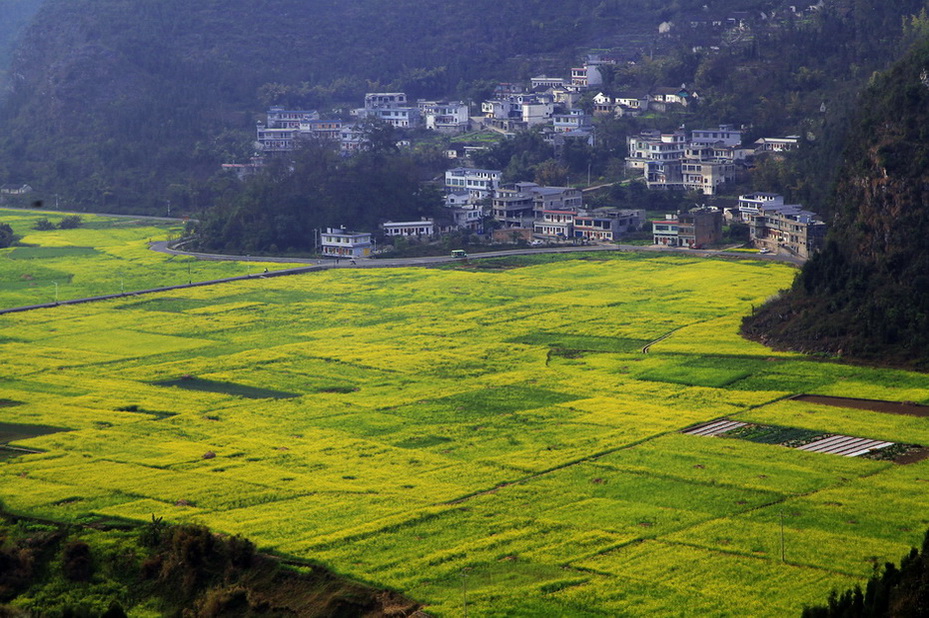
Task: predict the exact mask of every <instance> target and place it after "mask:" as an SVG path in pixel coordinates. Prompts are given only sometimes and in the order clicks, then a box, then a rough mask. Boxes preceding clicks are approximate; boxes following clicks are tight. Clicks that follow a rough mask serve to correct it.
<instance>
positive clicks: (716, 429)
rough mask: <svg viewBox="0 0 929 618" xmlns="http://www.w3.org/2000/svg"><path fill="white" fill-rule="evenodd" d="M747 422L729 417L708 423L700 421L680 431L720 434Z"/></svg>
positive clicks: (706, 434) (693, 434)
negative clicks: (698, 423) (700, 422)
mask: <svg viewBox="0 0 929 618" xmlns="http://www.w3.org/2000/svg"><path fill="white" fill-rule="evenodd" d="M747 424H748V423H742V422H740V421H732V420H729V419H727V418H726V419H722V420H718V421H711V422H709V423H702V424H700V425H697V426H695V427H691V428H689V429H685V430H684V431H682V432H681V433H684V434H687V435H689V436H707V437H712V436H718V435H720V434H723V433H726V432H727V431H731V430H733V429H738V428H739V427H745V425H747Z"/></svg>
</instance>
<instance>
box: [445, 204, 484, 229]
mask: <svg viewBox="0 0 929 618" xmlns="http://www.w3.org/2000/svg"><path fill="white" fill-rule="evenodd" d="M445 214H446V215H447V217H448V219H449V220H450V223H451V225H450V226H449V229H450V230H470V231H472V232H476V233H478V234H483V233H484V218H485V217H486V210H485V208H484V207H483V206H481V205H480V204H471V203H464V204H449V203H448V202H446V205H445Z"/></svg>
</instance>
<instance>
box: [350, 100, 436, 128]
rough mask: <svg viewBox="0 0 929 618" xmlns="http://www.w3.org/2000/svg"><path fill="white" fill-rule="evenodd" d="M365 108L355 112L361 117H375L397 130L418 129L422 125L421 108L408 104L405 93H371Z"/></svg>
mask: <svg viewBox="0 0 929 618" xmlns="http://www.w3.org/2000/svg"><path fill="white" fill-rule="evenodd" d="M364 105H365V106H364V108H363V109H359V110H356V111H355V114H356V115H357V116H360V117H375V118H379V119H380V120H383V121H384V122H386V123H388V124H390V125H392V126H394V127H397V128H410V127H418V126H420V124H422V116H421V114H420V111H419V108H418V107H414V106H411V105H409V104H408V103H407V99H406V93H404V92H369V93H367V94H365V102H364Z"/></svg>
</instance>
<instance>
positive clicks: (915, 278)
mask: <svg viewBox="0 0 929 618" xmlns="http://www.w3.org/2000/svg"><path fill="white" fill-rule="evenodd" d="M927 71H929V41H927V42H924V43H922V44H920V45H918V46H917V47H915V48H914V49H913V50H912V51H911V52H910V53H909V54H908V55H907V56H906V58H905V59H903V60H901V61H900V62H899V63H897V64H896V65H895V66H894V67H893V68H892V69H891V70H889V71H887V72H886V73H884V74H882V75H880V76H878V77H876V78H874V79H873V81H872V83H871V85H870V86H869V88H868V89H867V91H866V92H865V94H864V96H863V99H862V103H861V107H860V111H859V112H858V114H857V119H856V120H855V121H854V122H853V123H852V125H851V129H850V135H849V141H848V146H847V149H846V151H845V154H844V159H843V164H842V171H841V172H840V174H839V181H838V185H837V188H836V192H835V198H834V213H835V219H834V222H833V230H832V232H831V235H830V238H829V242H828V244H827V246H826V248H825V250H824V251H823V252H822V253H821V254H819V255H817V256H815V258H814V259H812V260H810V262H808V263H807V264H806V265H805V267H804V269H803V271H802V273H801V274H800V275H799V277H798V278H797V280H796V282H795V284H794V286H793V288H792V289H791V290H790V291H789V292H788V293H786V294H784V295H783V296H782V297H781V298H779V299H777V300H775V301H773V302H770V303H768V304H767V305H765V306H764V307H763V308H761V309H760V310H759V311H758V312H757V314H756V315H754V316H752V317H750V318H748V319H746V321H745V324H744V332H745V333H746V335H748V336H749V337H751V338H753V339H757V340H759V341H763V342H764V343H766V344H768V345H771V346H773V347H775V348H785V349H796V350H803V351H807V352H821V353H825V354H830V355H839V356H843V357H851V358H855V359H861V360H866V361H873V362H882V363H894V364H906V365H914V366H917V367H920V368H926V367H929V242H927V238H929V73H927Z"/></svg>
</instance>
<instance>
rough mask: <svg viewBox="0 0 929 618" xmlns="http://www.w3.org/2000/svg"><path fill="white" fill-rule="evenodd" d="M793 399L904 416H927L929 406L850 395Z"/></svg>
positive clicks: (794, 398) (811, 396) (805, 396)
mask: <svg viewBox="0 0 929 618" xmlns="http://www.w3.org/2000/svg"><path fill="white" fill-rule="evenodd" d="M791 399H793V400H794V401H806V402H808V403H818V404H820V405H824V406H836V407H839V408H853V409H855V410H871V411H872V412H881V413H883V414H905V415H906V416H919V417H926V416H929V406H924V405H921V404H918V403H913V402H911V401H885V400H882V399H855V398H852V397H830V396H827V395H796V396H794V397H791Z"/></svg>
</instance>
